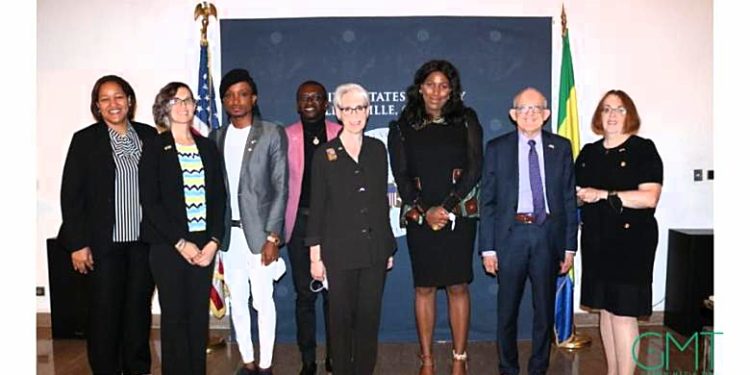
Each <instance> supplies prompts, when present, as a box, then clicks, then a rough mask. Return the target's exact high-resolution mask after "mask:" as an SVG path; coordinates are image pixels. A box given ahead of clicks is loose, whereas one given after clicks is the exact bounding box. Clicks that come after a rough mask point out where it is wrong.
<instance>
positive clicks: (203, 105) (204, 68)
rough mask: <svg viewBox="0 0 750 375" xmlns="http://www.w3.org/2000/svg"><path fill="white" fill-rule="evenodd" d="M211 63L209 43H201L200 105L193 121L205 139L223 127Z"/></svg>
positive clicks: (199, 69) (199, 70)
mask: <svg viewBox="0 0 750 375" xmlns="http://www.w3.org/2000/svg"><path fill="white" fill-rule="evenodd" d="M210 63H211V61H210V60H209V56H208V43H205V44H204V43H201V59H200V63H199V64H200V65H199V66H198V103H197V107H196V109H195V111H196V113H195V117H196V121H193V128H195V130H197V131H198V132H199V133H200V134H201V135H202V136H204V137H205V136H207V135H208V133H209V132H210V131H211V130H214V129H218V128H219V127H221V125H220V124H219V116H218V115H217V112H216V91H215V90H214V80H213V79H212V78H211V67H210V66H209V64H210Z"/></svg>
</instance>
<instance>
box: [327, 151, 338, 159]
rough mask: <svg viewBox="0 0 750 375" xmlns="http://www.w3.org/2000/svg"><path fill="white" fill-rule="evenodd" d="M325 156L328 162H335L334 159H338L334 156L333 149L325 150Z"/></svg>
mask: <svg viewBox="0 0 750 375" xmlns="http://www.w3.org/2000/svg"><path fill="white" fill-rule="evenodd" d="M326 156H327V157H328V161H336V159H338V155H336V150H334V149H333V148H327V149H326Z"/></svg>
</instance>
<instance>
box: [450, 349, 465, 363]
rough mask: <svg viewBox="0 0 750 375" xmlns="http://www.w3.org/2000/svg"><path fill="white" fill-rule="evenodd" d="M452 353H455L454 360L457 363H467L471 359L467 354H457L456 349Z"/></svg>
mask: <svg viewBox="0 0 750 375" xmlns="http://www.w3.org/2000/svg"><path fill="white" fill-rule="evenodd" d="M452 352H453V359H454V360H456V361H465V360H466V359H467V358H468V357H469V355H468V354H466V352H463V353H461V354H459V353H456V350H455V349H454V350H452Z"/></svg>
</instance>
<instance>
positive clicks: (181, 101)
mask: <svg viewBox="0 0 750 375" xmlns="http://www.w3.org/2000/svg"><path fill="white" fill-rule="evenodd" d="M168 103H169V105H170V106H175V105H177V104H184V105H186V106H188V107H192V106H194V105H195V99H193V98H185V99H180V98H178V97H174V98H172V99H169V102H168Z"/></svg>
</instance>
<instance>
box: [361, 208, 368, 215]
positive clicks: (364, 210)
mask: <svg viewBox="0 0 750 375" xmlns="http://www.w3.org/2000/svg"><path fill="white" fill-rule="evenodd" d="M359 213H361V214H366V213H367V208H363V209H361V210H359Z"/></svg>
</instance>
